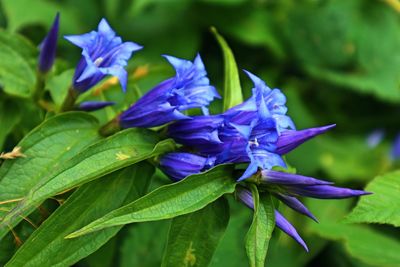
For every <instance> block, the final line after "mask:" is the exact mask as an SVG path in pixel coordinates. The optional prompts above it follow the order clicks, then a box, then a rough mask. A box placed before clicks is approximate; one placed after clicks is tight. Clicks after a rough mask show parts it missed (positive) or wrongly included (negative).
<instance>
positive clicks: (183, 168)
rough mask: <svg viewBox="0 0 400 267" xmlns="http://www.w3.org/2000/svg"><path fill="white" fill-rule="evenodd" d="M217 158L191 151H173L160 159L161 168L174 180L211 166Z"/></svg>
mask: <svg viewBox="0 0 400 267" xmlns="http://www.w3.org/2000/svg"><path fill="white" fill-rule="evenodd" d="M214 161H215V158H212V157H209V158H206V157H201V156H198V155H195V154H191V153H184V152H173V153H168V154H166V155H164V156H163V157H162V158H161V159H160V169H161V170H162V171H163V172H164V173H165V174H167V175H168V176H169V177H170V178H172V179H173V180H174V181H180V180H182V179H183V178H185V177H186V176H189V175H192V174H197V173H200V172H202V171H205V170H207V169H209V168H211V167H212V166H213V165H214Z"/></svg>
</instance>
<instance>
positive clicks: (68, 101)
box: [60, 86, 79, 112]
mask: <svg viewBox="0 0 400 267" xmlns="http://www.w3.org/2000/svg"><path fill="white" fill-rule="evenodd" d="M78 96H79V92H78V91H76V90H75V89H74V88H72V86H71V87H70V88H69V89H68V94H67V97H66V98H65V99H64V102H63V103H62V105H61V109H60V112H65V111H70V110H72V109H73V108H74V106H75V101H76V99H77V98H78Z"/></svg>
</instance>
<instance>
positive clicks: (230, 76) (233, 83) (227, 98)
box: [211, 27, 243, 111]
mask: <svg viewBox="0 0 400 267" xmlns="http://www.w3.org/2000/svg"><path fill="white" fill-rule="evenodd" d="M211 31H212V33H213V34H214V36H215V38H216V39H217V41H218V43H219V45H220V46H221V49H222V53H223V55H224V69H225V71H224V98H223V110H224V111H225V110H227V109H229V108H231V107H233V106H235V105H237V104H240V103H242V102H243V95H242V87H241V86H240V80H239V72H238V68H237V65H236V61H235V57H234V56H233V53H232V50H231V49H230V48H229V46H228V44H227V42H226V41H225V39H224V38H223V37H222V36H221V35H220V34H219V33H218V32H217V30H216V29H215V28H214V27H213V28H211Z"/></svg>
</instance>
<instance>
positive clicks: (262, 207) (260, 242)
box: [246, 186, 275, 267]
mask: <svg viewBox="0 0 400 267" xmlns="http://www.w3.org/2000/svg"><path fill="white" fill-rule="evenodd" d="M251 191H252V195H253V199H254V215H253V222H252V224H251V226H250V229H249V231H248V233H247V235H246V252H247V257H248V258H249V262H250V266H251V267H263V266H264V265H265V258H266V257H267V251H268V245H269V241H270V239H271V237H272V232H273V230H274V227H275V216H274V204H273V203H272V198H271V195H270V194H268V193H263V194H261V195H259V194H258V190H257V188H256V187H255V186H252V187H251Z"/></svg>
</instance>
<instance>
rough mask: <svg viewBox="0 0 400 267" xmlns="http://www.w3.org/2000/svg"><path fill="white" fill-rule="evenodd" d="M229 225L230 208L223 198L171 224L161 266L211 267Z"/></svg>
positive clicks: (174, 220) (177, 218)
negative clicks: (212, 259) (209, 266)
mask: <svg viewBox="0 0 400 267" xmlns="http://www.w3.org/2000/svg"><path fill="white" fill-rule="evenodd" d="M228 222H229V205H228V202H227V201H226V199H225V198H220V199H218V200H216V201H214V202H213V203H211V204H209V205H207V206H206V207H205V208H203V209H201V210H198V211H196V212H193V213H189V214H186V215H182V216H179V217H176V218H174V219H173V220H172V222H171V229H170V230H169V236H168V243H167V247H166V250H165V254H164V258H163V262H162V264H161V266H165V267H167V266H170V267H179V266H182V267H185V266H208V265H209V263H210V261H211V258H212V256H213V254H214V252H215V249H216V248H217V246H218V243H219V241H220V239H221V237H222V235H223V234H224V232H225V229H226V227H227V225H228Z"/></svg>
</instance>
